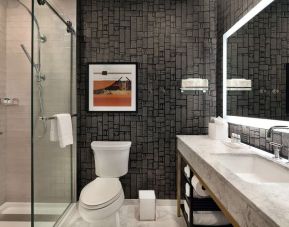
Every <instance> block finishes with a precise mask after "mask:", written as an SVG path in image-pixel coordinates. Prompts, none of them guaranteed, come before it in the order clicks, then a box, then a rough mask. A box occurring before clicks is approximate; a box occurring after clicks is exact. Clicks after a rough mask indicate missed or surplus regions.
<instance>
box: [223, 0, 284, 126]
mask: <svg viewBox="0 0 289 227" xmlns="http://www.w3.org/2000/svg"><path fill="white" fill-rule="evenodd" d="M272 2H274V0H261V1H260V2H259V3H258V4H257V5H256V6H255V7H254V8H253V9H251V10H250V11H249V12H248V13H247V14H246V15H245V16H244V17H243V18H241V19H240V20H239V21H238V22H237V23H236V24H235V25H234V26H233V27H231V28H230V29H229V30H228V31H227V32H226V33H225V34H224V36H223V117H224V118H225V119H226V120H227V121H228V122H229V123H232V124H238V125H246V126H251V127H256V128H265V129H269V128H270V127H272V126H274V125H287V126H289V121H279V120H270V119H262V118H251V117H238V116H230V115H227V63H228V62H227V57H228V55H227V47H228V46H227V43H228V38H229V37H230V36H232V35H233V34H234V33H235V32H237V31H238V30H239V29H240V28H242V27H243V26H244V25H245V24H247V23H248V22H249V21H250V20H251V19H253V18H254V17H255V16H256V15H257V14H259V13H260V12H261V11H262V10H263V9H265V8H266V7H267V6H268V5H270V4H271V3H272Z"/></svg>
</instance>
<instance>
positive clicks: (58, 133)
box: [50, 114, 73, 148]
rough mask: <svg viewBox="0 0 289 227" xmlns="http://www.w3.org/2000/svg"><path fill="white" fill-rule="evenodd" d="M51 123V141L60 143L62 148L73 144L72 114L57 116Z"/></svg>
mask: <svg viewBox="0 0 289 227" xmlns="http://www.w3.org/2000/svg"><path fill="white" fill-rule="evenodd" d="M54 117H55V118H56V119H55V120H52V122H51V129H50V140H51V141H59V145H60V147H61V148H65V147H66V146H68V145H72V144H73V132H72V121H71V116H70V114H56V115H54Z"/></svg>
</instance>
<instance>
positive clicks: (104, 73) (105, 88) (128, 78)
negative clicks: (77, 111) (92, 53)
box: [88, 63, 137, 111]
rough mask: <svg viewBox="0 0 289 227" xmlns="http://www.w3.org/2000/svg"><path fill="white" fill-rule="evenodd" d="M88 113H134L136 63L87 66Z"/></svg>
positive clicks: (92, 64)
mask: <svg viewBox="0 0 289 227" xmlns="http://www.w3.org/2000/svg"><path fill="white" fill-rule="evenodd" d="M88 68H89V69H88V72H89V79H88V103H89V105H88V109H89V111H136V84H137V63H89V64H88Z"/></svg>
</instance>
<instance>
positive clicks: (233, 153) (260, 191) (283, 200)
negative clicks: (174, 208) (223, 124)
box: [177, 135, 289, 227]
mask: <svg viewBox="0 0 289 227" xmlns="http://www.w3.org/2000/svg"><path fill="white" fill-rule="evenodd" d="M182 160H184V161H185V162H186V163H188V165H189V166H190V168H191V171H192V172H193V173H194V174H195V175H196V176H197V177H198V178H199V180H200V182H201V183H202V184H203V186H204V187H205V188H206V190H207V191H208V194H209V195H210V196H211V198H212V199H213V200H214V201H215V203H216V204H217V205H218V207H219V208H220V209H221V210H222V212H223V213H224V215H225V216H226V218H227V219H228V221H229V222H230V223H231V224H232V225H233V226H262V227H266V226H270V227H271V226H289V202H288V201H289V165H288V164H287V163H286V160H284V159H283V160H277V161H275V160H274V159H272V154H270V153H266V152H264V151H262V150H259V149H256V148H253V147H250V146H248V145H242V146H241V147H239V148H233V147H230V146H229V144H226V143H225V142H222V141H218V140H212V139H210V138H209V137H208V136H190V135H184V136H181V135H180V136H177V200H178V204H177V205H178V215H179V216H180V214H181V189H182V188H183V187H184V186H183V185H181V174H182V171H183V169H182V167H181V161H182Z"/></svg>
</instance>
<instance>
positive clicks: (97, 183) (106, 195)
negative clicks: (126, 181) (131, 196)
mask: <svg viewBox="0 0 289 227" xmlns="http://www.w3.org/2000/svg"><path fill="white" fill-rule="evenodd" d="M122 193H123V190H122V186H121V183H120V181H119V179H118V178H101V177H98V178H96V179H95V180H94V181H92V182H90V183H89V184H88V185H86V186H85V187H84V188H83V189H82V191H81V193H80V197H79V203H80V205H81V206H82V207H84V208H86V209H89V210H90V209H91V210H98V209H102V208H105V207H107V206H109V205H110V204H112V203H114V202H115V201H116V200H118V199H119V197H120V196H121V195H122Z"/></svg>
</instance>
